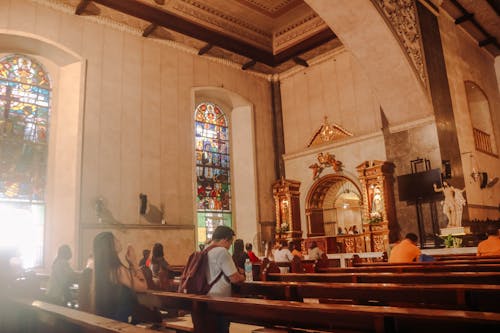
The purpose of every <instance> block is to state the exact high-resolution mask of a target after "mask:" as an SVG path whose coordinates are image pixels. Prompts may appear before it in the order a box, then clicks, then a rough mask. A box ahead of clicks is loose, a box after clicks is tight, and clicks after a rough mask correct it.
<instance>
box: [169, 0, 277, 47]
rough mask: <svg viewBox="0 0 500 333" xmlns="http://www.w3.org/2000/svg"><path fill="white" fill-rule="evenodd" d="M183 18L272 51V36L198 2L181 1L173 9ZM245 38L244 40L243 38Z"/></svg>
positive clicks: (193, 0)
mask: <svg viewBox="0 0 500 333" xmlns="http://www.w3.org/2000/svg"><path fill="white" fill-rule="evenodd" d="M172 9H174V10H175V11H177V12H178V13H179V15H181V16H186V18H188V19H190V20H192V21H195V22H197V23H199V21H202V22H203V23H204V24H205V25H208V26H210V27H212V28H213V29H216V30H217V31H219V32H222V33H225V34H230V35H232V36H233V37H236V38H239V39H243V40H245V41H249V42H253V44H254V45H256V46H259V47H261V48H264V49H266V50H270V46H271V40H272V35H271V33H269V32H266V31H265V30H262V29H260V28H258V27H257V26H255V25H253V24H250V23H249V22H247V21H244V20H241V19H239V18H237V17H235V16H232V15H229V14H226V13H224V12H222V11H220V10H218V9H216V8H214V7H211V6H208V5H207V4H205V3H202V2H200V1H196V0H179V1H178V2H177V3H175V4H174V6H173V7H172ZM242 37H243V38H242Z"/></svg>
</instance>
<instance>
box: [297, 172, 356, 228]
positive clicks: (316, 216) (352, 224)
mask: <svg viewBox="0 0 500 333" xmlns="http://www.w3.org/2000/svg"><path fill="white" fill-rule="evenodd" d="M362 202H363V200H362V196H361V191H360V189H359V186H358V185H357V184H356V183H355V182H354V181H353V180H351V179H349V178H348V177H345V176H342V175H336V174H331V175H326V176H324V177H321V178H320V179H318V180H317V181H316V182H315V183H314V184H313V185H312V186H311V188H310V190H309V192H308V194H307V197H306V205H305V206H306V207H305V210H306V219H307V237H315V236H337V235H338V234H339V233H342V234H346V233H357V232H361V231H362V207H361V206H362ZM339 231H341V232H339Z"/></svg>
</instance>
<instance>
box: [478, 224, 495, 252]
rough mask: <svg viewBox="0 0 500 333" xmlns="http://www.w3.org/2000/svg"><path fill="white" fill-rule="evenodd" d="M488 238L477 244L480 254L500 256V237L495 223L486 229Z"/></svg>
mask: <svg viewBox="0 0 500 333" xmlns="http://www.w3.org/2000/svg"><path fill="white" fill-rule="evenodd" d="M486 233H487V234H488V238H487V239H485V240H484V241H482V242H480V243H479V245H478V246H477V255H478V256H500V237H499V236H498V229H497V227H495V226H494V225H489V226H488V228H487V229H486Z"/></svg>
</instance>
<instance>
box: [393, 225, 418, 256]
mask: <svg viewBox="0 0 500 333" xmlns="http://www.w3.org/2000/svg"><path fill="white" fill-rule="evenodd" d="M417 241H418V237H417V235H415V234H414V233H411V232H410V233H408V234H406V236H405V239H403V240H402V241H401V242H399V243H398V244H396V245H395V246H394V247H393V248H392V250H391V254H390V256H389V262H412V261H417V260H418V257H419V256H420V249H419V248H418V247H417Z"/></svg>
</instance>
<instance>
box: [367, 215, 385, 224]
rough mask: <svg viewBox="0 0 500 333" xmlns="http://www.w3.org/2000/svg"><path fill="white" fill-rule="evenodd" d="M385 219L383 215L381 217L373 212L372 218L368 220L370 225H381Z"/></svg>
mask: <svg viewBox="0 0 500 333" xmlns="http://www.w3.org/2000/svg"><path fill="white" fill-rule="evenodd" d="M383 220H384V219H383V218H382V215H380V213H379V212H373V213H370V218H369V219H368V223H370V224H375V223H380V222H382V221H383Z"/></svg>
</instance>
